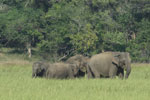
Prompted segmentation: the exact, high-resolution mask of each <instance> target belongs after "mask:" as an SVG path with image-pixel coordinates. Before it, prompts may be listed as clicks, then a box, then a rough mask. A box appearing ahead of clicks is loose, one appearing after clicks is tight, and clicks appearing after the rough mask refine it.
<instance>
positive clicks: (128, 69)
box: [125, 65, 131, 79]
mask: <svg viewBox="0 0 150 100" xmlns="http://www.w3.org/2000/svg"><path fill="white" fill-rule="evenodd" d="M130 72H131V65H129V66H127V68H126V76H125V78H126V79H127V78H128V77H129V75H130Z"/></svg>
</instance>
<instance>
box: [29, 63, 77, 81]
mask: <svg viewBox="0 0 150 100" xmlns="http://www.w3.org/2000/svg"><path fill="white" fill-rule="evenodd" d="M78 71H79V67H78V65H77V64H68V63H63V62H60V63H53V64H50V63H46V62H42V61H37V62H35V63H34V64H33V66H32V77H34V78H36V77H45V78H58V79H66V78H74V77H75V76H76V75H77V74H78Z"/></svg>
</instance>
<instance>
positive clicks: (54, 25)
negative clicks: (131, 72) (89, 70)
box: [0, 0, 150, 62]
mask: <svg viewBox="0 0 150 100" xmlns="http://www.w3.org/2000/svg"><path fill="white" fill-rule="evenodd" d="M0 47H10V48H16V49H17V50H27V51H28V54H29V57H31V54H32V52H31V51H32V48H38V52H39V53H42V54H44V55H47V54H48V55H51V56H54V55H55V56H56V55H59V56H60V57H64V55H67V56H69V55H73V54H75V53H80V54H83V55H87V56H91V55H93V54H96V53H100V52H103V51H127V52H129V53H130V54H131V57H132V60H133V61H135V62H137V61H140V62H150V1H149V0H0Z"/></svg>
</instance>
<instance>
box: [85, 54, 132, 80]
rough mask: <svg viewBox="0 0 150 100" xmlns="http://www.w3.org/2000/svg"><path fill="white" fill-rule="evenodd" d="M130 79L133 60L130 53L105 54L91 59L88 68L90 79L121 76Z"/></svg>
mask: <svg viewBox="0 0 150 100" xmlns="http://www.w3.org/2000/svg"><path fill="white" fill-rule="evenodd" d="M124 70H125V71H126V76H125V78H128V77H129V74H130V72H131V59H130V55H129V53H128V52H104V53H100V54H96V55H94V56H92V57H91V59H90V61H89V65H88V68H87V71H88V78H100V77H111V78H114V77H116V76H119V77H120V78H122V79H123V78H124Z"/></svg>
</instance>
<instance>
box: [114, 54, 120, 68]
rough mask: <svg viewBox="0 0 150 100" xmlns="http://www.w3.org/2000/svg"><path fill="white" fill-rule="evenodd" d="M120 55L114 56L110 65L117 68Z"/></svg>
mask: <svg viewBox="0 0 150 100" xmlns="http://www.w3.org/2000/svg"><path fill="white" fill-rule="evenodd" d="M119 61H120V55H115V56H114V57H113V58H112V63H113V64H115V65H117V66H119V64H120V62H119Z"/></svg>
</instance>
